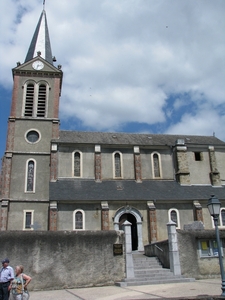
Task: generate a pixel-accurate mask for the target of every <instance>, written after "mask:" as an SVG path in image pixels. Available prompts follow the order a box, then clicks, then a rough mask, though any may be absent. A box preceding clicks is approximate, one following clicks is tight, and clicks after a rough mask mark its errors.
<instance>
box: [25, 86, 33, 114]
mask: <svg viewBox="0 0 225 300" xmlns="http://www.w3.org/2000/svg"><path fill="white" fill-rule="evenodd" d="M33 108H34V84H33V83H29V84H28V85H27V86H26V98H25V108H24V116H25V117H32V116H33Z"/></svg>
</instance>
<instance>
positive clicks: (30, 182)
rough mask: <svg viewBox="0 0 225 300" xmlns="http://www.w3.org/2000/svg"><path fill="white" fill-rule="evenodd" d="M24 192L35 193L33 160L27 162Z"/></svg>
mask: <svg viewBox="0 0 225 300" xmlns="http://www.w3.org/2000/svg"><path fill="white" fill-rule="evenodd" d="M25 191H26V192H34V191H35V161H34V160H33V159H30V160H28V161H27V166H26V187H25Z"/></svg>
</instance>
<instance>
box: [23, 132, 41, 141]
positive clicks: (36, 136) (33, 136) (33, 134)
mask: <svg viewBox="0 0 225 300" xmlns="http://www.w3.org/2000/svg"><path fill="white" fill-rule="evenodd" d="M26 138H27V140H28V142H30V143H36V142H38V140H39V138H40V135H39V133H38V132H37V131H36V130H31V131H29V132H28V133H27V135H26Z"/></svg>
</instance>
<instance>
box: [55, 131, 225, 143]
mask: <svg viewBox="0 0 225 300" xmlns="http://www.w3.org/2000/svg"><path fill="white" fill-rule="evenodd" d="M178 139H184V140H185V144H189V145H193V144H195V145H221V146H224V147H225V143H224V142H223V141H221V140H219V139H218V138H216V137H214V136H197V135H169V134H150V133H148V134H139V133H119V132H114V133H112V132H85V131H65V130H60V137H59V139H55V140H53V142H58V143H62V144H66V143H68V144H70V143H77V144H100V145H103V144H106V145H137V146H138V145H140V146H141V145H153V146H154V145H155V146H164V145H169V146H171V145H175V143H176V140H178Z"/></svg>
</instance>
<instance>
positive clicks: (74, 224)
mask: <svg viewBox="0 0 225 300" xmlns="http://www.w3.org/2000/svg"><path fill="white" fill-rule="evenodd" d="M77 212H81V213H82V217H83V226H82V227H83V228H82V229H77V228H76V220H75V215H76V213H77ZM73 230H79V231H82V230H85V213H84V211H83V209H76V210H74V212H73Z"/></svg>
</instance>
